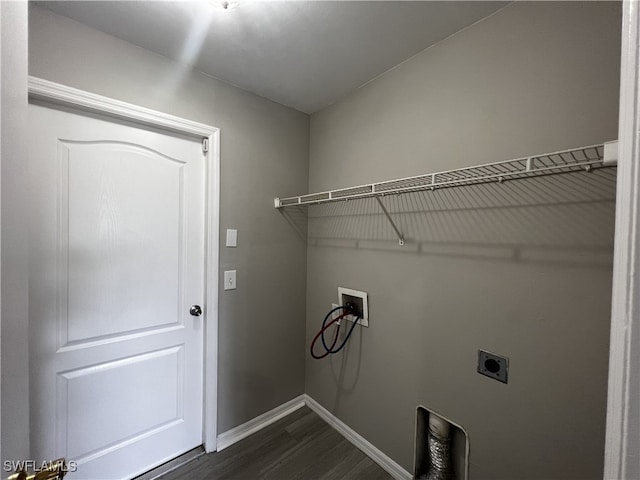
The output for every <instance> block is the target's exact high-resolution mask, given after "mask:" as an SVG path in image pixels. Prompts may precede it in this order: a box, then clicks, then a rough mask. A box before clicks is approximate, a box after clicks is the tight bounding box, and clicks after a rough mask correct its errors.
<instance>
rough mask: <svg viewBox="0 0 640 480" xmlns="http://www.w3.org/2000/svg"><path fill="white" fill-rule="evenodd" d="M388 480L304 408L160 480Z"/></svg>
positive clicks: (364, 457)
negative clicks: (186, 479)
mask: <svg viewBox="0 0 640 480" xmlns="http://www.w3.org/2000/svg"><path fill="white" fill-rule="evenodd" d="M185 478H188V479H189V480H245V479H246V480H316V479H317V480H342V479H349V480H389V479H392V477H391V476H390V475H389V474H388V473H387V472H385V471H384V470H383V469H382V468H380V466H378V465H377V464H376V463H375V462H374V461H373V460H371V459H370V458H369V457H367V456H366V455H365V454H364V453H362V452H361V451H360V450H358V449H357V448H356V447H354V446H353V445H352V444H351V443H349V442H348V441H347V440H346V439H345V438H344V437H343V436H342V435H340V434H339V433H338V432H336V431H335V430H334V429H333V428H331V426H329V425H328V424H327V423H326V422H325V421H324V420H322V419H321V418H320V417H318V415H316V414H315V413H313V412H312V411H311V410H310V409H309V408H308V407H303V408H301V409H299V410H296V411H295V412H293V413H292V414H290V415H288V416H286V417H285V418H283V419H281V420H279V421H278V422H276V423H274V424H273V425H270V426H268V427H266V428H264V429H262V430H260V431H259V432H257V433H255V434H253V435H251V436H250V437H247V438H245V439H243V440H241V441H240V442H238V443H235V444H234V445H231V446H230V447H228V448H226V449H224V450H223V451H221V452H215V453H210V454H207V455H203V456H201V457H199V458H197V459H196V460H193V461H191V462H190V463H188V464H186V465H183V466H182V467H180V468H178V469H176V470H174V471H172V472H169V473H167V474H165V475H164V476H162V477H161V480H181V479H185Z"/></svg>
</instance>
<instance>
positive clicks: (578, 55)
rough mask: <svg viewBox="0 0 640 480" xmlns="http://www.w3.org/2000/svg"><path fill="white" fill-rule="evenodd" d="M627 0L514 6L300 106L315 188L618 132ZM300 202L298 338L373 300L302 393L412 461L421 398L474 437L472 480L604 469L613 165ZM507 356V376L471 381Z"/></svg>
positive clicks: (406, 463) (591, 474)
mask: <svg viewBox="0 0 640 480" xmlns="http://www.w3.org/2000/svg"><path fill="white" fill-rule="evenodd" d="M620 14H621V8H620V4H619V3H613V2H606V3H592V2H584V3H582V2H580V3H578V2H576V3H557V2H536V3H533V2H532V3H528V2H515V3H513V4H511V5H509V6H508V7H506V8H504V9H503V10H501V11H499V12H498V13H496V14H495V15H493V16H492V17H489V18H488V19H485V20H484V21H482V22H480V23H478V24H476V25H474V26H472V27H470V28H468V29H466V30H464V31H462V32H460V33H458V34H456V35H455V36H453V37H450V38H448V39H446V40H445V41H443V42H441V43H439V44H438V45H436V46H434V47H432V48H430V49H428V50H425V51H423V52H422V53H420V54H418V55H416V56H415V57H413V58H412V59H410V60H409V61H407V62H405V63H403V64H401V65H400V66H398V67H396V68H395V69H393V70H391V71H389V72H387V73H386V74H385V75H383V76H381V77H379V78H378V79H376V80H375V81H373V82H371V83H369V84H367V85H366V86H364V87H363V88H361V89H359V90H358V91H357V92H356V93H354V94H352V95H351V96H349V97H347V98H345V99H344V100H342V101H340V102H339V103H337V104H335V105H333V106H331V107H329V108H327V109H325V110H323V111H321V112H319V113H316V114H314V115H312V117H311V147H310V175H309V190H310V191H319V190H323V189H332V188H338V187H343V186H349V185H357V184H361V183H366V182H371V181H380V180H387V179H392V178H398V177H402V176H408V175H417V174H421V173H428V172H433V171H440V170H446V169H451V168H455V167H462V166H471V165H476V164H481V163H486V162H493V161H499V160H507V159H511V158H518V157H523V156H527V155H532V154H541V153H545V152H552V151H555V150H560V149H565V148H571V147H577V146H584V145H590V144H595V143H598V142H603V141H608V140H613V139H615V138H616V137H617V114H618V105H617V104H618V89H619V87H618V83H619V61H620V60H619V55H620V49H619V48H620V47H619V45H620ZM385 202H386V203H387V205H388V208H389V209H390V210H391V211H392V212H395V218H396V220H397V221H398V222H399V224H400V226H401V228H402V230H403V231H404V232H405V234H406V236H407V237H408V240H409V241H408V245H407V246H405V247H399V246H398V245H397V240H395V239H394V234H393V231H392V229H391V227H390V226H389V225H388V224H387V223H386V221H385V219H384V218H383V217H382V216H381V215H380V214H379V209H378V208H377V207H376V205H375V204H374V203H373V202H370V201H361V202H348V203H339V204H331V205H326V206H319V207H310V208H309V225H308V233H309V249H308V256H307V287H308V288H307V292H308V293H307V342H309V341H310V340H311V338H312V336H313V334H314V333H315V331H316V330H317V329H318V326H319V324H320V322H321V320H322V316H323V314H324V312H326V311H327V310H328V309H329V308H330V307H331V303H332V302H335V301H336V297H337V287H338V286H345V287H349V288H354V289H358V290H365V291H367V292H368V293H369V302H370V305H369V315H370V328H369V329H358V330H357V331H356V333H355V334H354V337H353V338H352V340H351V342H350V347H349V349H348V351H346V352H344V353H342V354H340V355H337V356H335V358H332V359H325V360H323V361H314V360H312V359H311V358H310V357H309V356H307V364H306V392H307V393H308V394H309V395H311V396H312V397H313V398H315V399H316V400H318V401H319V402H320V403H321V404H323V405H324V406H325V407H326V408H328V409H329V410H330V411H332V412H334V413H335V414H336V415H337V416H338V417H339V418H340V419H342V420H343V421H344V422H345V423H347V424H348V425H349V426H351V427H352V428H354V429H355V430H356V431H357V432H359V433H360V434H361V435H363V436H364V437H365V438H366V439H367V440H369V441H370V442H372V443H373V444H374V445H376V446H377V447H378V448H380V449H381V450H383V451H384V452H385V453H386V454H388V455H389V456H391V457H392V458H393V459H394V460H396V461H397V462H399V463H400V464H401V465H402V466H403V467H405V468H406V469H407V470H409V471H412V464H413V437H414V423H415V410H416V406H417V405H420V404H422V405H425V406H427V407H430V408H432V409H434V410H436V411H439V412H441V414H443V415H444V416H446V417H449V418H450V419H452V420H453V421H455V422H457V423H459V424H461V425H462V426H463V427H465V428H466V429H467V431H468V433H469V438H470V447H471V468H470V475H471V478H473V479H494V480H495V479H510V480H514V479H525V478H528V479H540V478H545V479H552V478H562V479H569V478H581V479H585V478H601V477H602V468H603V451H604V427H605V411H606V387H607V362H608V345H609V318H610V291H611V256H612V246H613V224H614V203H615V169H609V170H601V171H599V172H596V173H592V174H586V173H580V174H571V175H563V176H554V177H547V178H545V179H542V180H527V181H521V182H507V183H505V184H503V185H497V184H496V185H485V186H477V187H467V188H463V189H451V190H442V191H438V192H428V193H420V194H414V195H406V196H404V197H394V198H389V199H385ZM479 348H483V349H487V350H490V351H494V352H497V353H501V354H503V355H506V356H508V357H509V358H510V362H511V363H510V365H511V366H510V381H509V383H508V384H507V385H505V384H502V383H499V382H496V381H494V380H491V379H488V378H486V377H483V376H481V375H479V374H477V373H476V371H475V370H476V358H477V350H478V349H479Z"/></svg>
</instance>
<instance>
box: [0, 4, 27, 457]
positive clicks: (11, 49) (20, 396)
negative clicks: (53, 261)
mask: <svg viewBox="0 0 640 480" xmlns="http://www.w3.org/2000/svg"><path fill="white" fill-rule="evenodd" d="M0 33H1V37H0V69H1V70H2V73H1V75H0V105H1V106H2V108H1V109H0V110H1V111H2V117H1V118H0V159H1V163H0V175H1V177H2V184H1V190H2V197H1V203H2V210H1V216H0V218H1V225H2V239H1V245H2V249H1V252H2V258H1V262H0V263H1V264H2V272H1V275H2V290H1V292H2V293H1V298H0V304H1V305H2V317H1V336H2V345H1V348H2V356H1V358H0V364H1V365H2V385H1V389H2V398H1V402H2V416H1V420H0V421H1V422H2V436H1V439H0V449H1V451H2V453H1V455H0V459H2V460H5V459H10V460H21V459H25V458H28V454H29V436H28V434H29V378H28V375H27V374H28V372H27V366H28V364H29V357H28V350H27V348H28V345H27V323H28V309H27V305H28V301H27V300H28V297H27V295H28V291H27V256H26V254H27V252H26V244H27V242H26V226H25V221H24V219H25V207H24V206H25V204H26V202H25V197H24V185H25V174H26V170H25V166H26V162H25V160H26V152H25V142H26V141H27V4H26V2H0Z"/></svg>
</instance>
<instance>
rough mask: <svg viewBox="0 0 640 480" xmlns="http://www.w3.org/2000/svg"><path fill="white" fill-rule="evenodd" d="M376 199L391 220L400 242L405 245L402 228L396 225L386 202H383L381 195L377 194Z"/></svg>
mask: <svg viewBox="0 0 640 480" xmlns="http://www.w3.org/2000/svg"><path fill="white" fill-rule="evenodd" d="M375 199H376V200H377V201H378V205H380V208H381V209H382V211H383V213H384V214H385V216H386V217H387V220H389V223H390V224H391V226H392V227H393V229H394V230H395V232H396V235H398V244H399V245H400V246H403V245H404V235H402V233H401V232H400V230H398V227H397V226H396V224H395V223H394V221H393V219H392V218H391V215H389V212H388V210H387V209H386V208H385V206H384V204H383V203H382V200H380V197H378V196H376V197H375Z"/></svg>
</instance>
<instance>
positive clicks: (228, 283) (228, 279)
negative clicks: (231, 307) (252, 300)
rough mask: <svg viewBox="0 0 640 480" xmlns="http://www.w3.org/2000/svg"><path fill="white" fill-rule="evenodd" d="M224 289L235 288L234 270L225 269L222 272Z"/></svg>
mask: <svg viewBox="0 0 640 480" xmlns="http://www.w3.org/2000/svg"><path fill="white" fill-rule="evenodd" d="M224 289H225V290H235V289H236V271H235V270H225V272H224Z"/></svg>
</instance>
